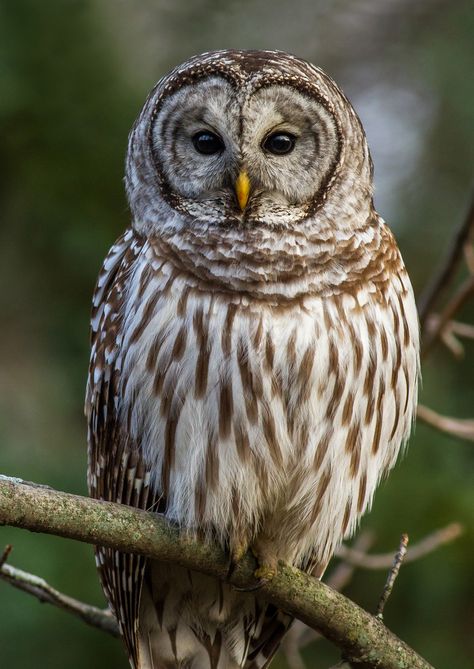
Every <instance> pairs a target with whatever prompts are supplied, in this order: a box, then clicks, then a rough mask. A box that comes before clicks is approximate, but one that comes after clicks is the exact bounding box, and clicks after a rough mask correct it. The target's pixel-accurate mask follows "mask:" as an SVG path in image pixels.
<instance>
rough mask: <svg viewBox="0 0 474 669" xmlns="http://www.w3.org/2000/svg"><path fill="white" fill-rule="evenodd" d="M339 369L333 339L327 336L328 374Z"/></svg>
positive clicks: (337, 355)
mask: <svg viewBox="0 0 474 669" xmlns="http://www.w3.org/2000/svg"><path fill="white" fill-rule="evenodd" d="M338 369H339V354H338V352H337V346H336V343H335V342H334V338H333V337H331V336H329V373H331V372H337V370H338Z"/></svg>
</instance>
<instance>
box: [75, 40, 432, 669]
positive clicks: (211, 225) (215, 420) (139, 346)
mask: <svg viewBox="0 0 474 669" xmlns="http://www.w3.org/2000/svg"><path fill="white" fill-rule="evenodd" d="M372 172H373V169H372V162H371V158H370V154H369V149H368V146H367V142H366V138H365V134H364V130H363V128H362V125H361V122H360V120H359V118H358V117H357V115H356V113H355V111H354V110H353V108H352V106H351V104H350V103H349V101H348V100H347V98H346V97H345V96H344V95H343V93H342V92H341V90H340V89H339V88H338V87H337V85H336V84H335V83H334V82H333V81H332V79H331V78H330V77H328V76H327V75H326V74H325V73H324V72H322V71H321V70H320V69H319V68H317V67H314V66H313V65H311V64H309V63H308V62H305V61H303V60H300V59H298V58H296V57H294V56H291V55H288V54H286V53H283V52H273V51H218V52H213V53H205V54H202V55H200V56H196V57H193V58H191V59H190V60H188V61H187V62H185V63H184V64H183V65H180V66H179V67H177V68H176V69H174V70H173V71H172V72H171V73H170V74H168V75H167V76H165V77H164V78H163V79H161V81H159V82H158V84H157V85H156V86H155V88H154V89H153V90H152V91H151V93H150V95H149V97H148V99H147V101H146V102H145V105H144V107H143V110H142V111H141V113H140V115H139V117H138V119H137V121H136V122H135V125H134V127H133V129H132V131H131V134H130V137H129V145H128V154H127V160H126V190H127V195H128V200H129V203H130V209H131V213H132V223H131V226H130V228H129V229H128V230H127V231H126V232H125V233H124V234H123V235H122V236H121V237H120V238H119V239H118V241H117V242H116V243H115V244H114V245H113V246H112V248H111V250H110V252H109V254H108V256H107V257H106V259H105V261H104V264H103V267H102V270H101V272H100V274H99V278H98V281H97V286H96V290H95V294H94V298H93V312H92V354H91V364H90V374H89V381H88V389H87V398H86V414H87V418H88V424H89V470H88V471H89V475H88V481H89V487H90V493H91V495H92V496H93V497H95V498H97V499H102V500H109V501H113V502H119V503H121V504H127V505H131V506H134V507H138V508H140V509H146V510H149V511H154V512H157V513H160V514H163V515H164V516H165V517H166V518H167V519H168V520H169V521H170V522H171V523H173V524H175V525H176V526H177V527H178V528H180V531H181V532H183V533H188V534H189V535H191V536H196V537H199V538H200V539H201V540H203V541H206V540H212V541H215V542H219V543H220V544H221V545H222V546H223V547H224V548H225V549H226V550H227V551H228V554H229V565H230V569H232V566H233V565H235V564H237V563H238V561H239V560H240V559H241V558H242V556H243V555H244V554H245V552H246V551H247V549H251V550H252V551H253V552H254V554H255V555H256V557H257V561H258V569H257V571H256V574H255V577H256V579H257V580H256V583H257V585H258V583H259V582H261V581H265V580H268V579H271V578H272V576H273V575H274V573H275V569H276V565H277V561H279V560H282V561H284V562H286V563H288V564H290V565H294V566H296V567H299V568H300V569H303V570H305V571H307V572H308V573H311V574H313V575H314V576H315V577H316V578H320V577H321V576H322V574H323V572H324V570H325V568H326V565H327V564H328V561H329V560H330V558H331V555H332V554H333V552H334V550H335V549H336V547H337V546H338V544H339V543H340V542H341V541H342V539H343V538H344V537H348V536H349V535H350V534H351V533H352V532H353V530H354V528H355V526H356V524H357V521H358V519H359V518H360V516H361V515H362V514H363V513H364V511H365V510H366V509H367V508H368V507H370V505H371V502H372V498H373V495H374V491H375V489H376V487H377V484H378V482H379V481H380V479H381V478H383V477H384V476H386V475H387V473H388V472H389V470H390V469H391V468H392V467H393V465H394V464H395V461H396V459H397V456H398V454H399V451H400V450H401V448H402V447H403V445H404V444H405V442H406V440H407V437H408V434H409V431H410V427H411V423H412V418H413V413H414V408H415V404H416V395H417V383H418V375H419V342H418V322H417V315H416V309H415V303H414V299H413V292H412V288H411V285H410V281H409V278H408V276H407V272H406V270H405V267H404V265H403V261H402V258H401V256H400V252H399V250H398V248H397V245H396V242H395V240H394V238H393V236H392V233H391V232H390V230H389V229H388V228H387V227H386V225H385V223H384V221H383V220H382V219H381V218H380V216H379V215H378V214H377V212H376V211H375V209H374V205H373V200H372V191H373V189H372ZM96 556H97V563H98V568H99V573H100V578H101V581H102V585H103V588H104V591H105V594H106V596H107V598H108V601H109V603H110V605H111V607H112V609H113V611H114V612H115V615H116V617H117V620H118V623H119V626H120V630H121V633H122V636H123V638H124V640H125V644H126V646H127V649H128V654H129V658H130V664H131V666H132V667H133V668H134V669H164V668H166V669H173V668H175V669H177V668H178V667H179V668H182V669H184V668H186V669H237V668H245V669H263V667H267V666H268V665H269V663H270V661H271V659H272V657H273V655H274V654H275V652H276V650H277V649H278V646H279V643H280V641H281V639H282V637H283V635H284V634H285V632H286V631H287V629H288V627H289V626H290V624H291V622H292V621H291V617H290V616H289V615H288V614H286V613H285V612H284V611H279V610H277V609H276V608H275V607H274V606H272V605H271V604H268V603H266V602H265V601H264V600H263V599H262V597H261V595H259V591H258V589H255V590H253V591H252V590H249V591H246V592H241V591H236V590H235V589H233V588H232V587H231V585H230V584H228V583H225V582H220V581H218V580H215V579H213V578H210V577H208V576H204V575H202V574H199V573H196V572H193V571H192V570H190V569H185V568H182V567H180V566H178V565H175V564H164V563H159V562H155V561H149V560H146V559H144V558H143V557H141V556H137V555H127V554H123V553H120V552H116V551H113V550H109V549H104V548H98V549H97V553H96Z"/></svg>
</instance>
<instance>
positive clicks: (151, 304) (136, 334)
mask: <svg viewBox="0 0 474 669" xmlns="http://www.w3.org/2000/svg"><path fill="white" fill-rule="evenodd" d="M161 294H162V293H161V291H158V290H157V291H155V292H154V293H153V294H152V295H151V296H150V297H149V298H148V302H147V303H146V305H145V306H144V307H143V311H142V316H141V318H140V322H139V323H138V325H137V326H136V327H135V329H134V330H133V332H132V334H131V335H130V342H129V343H130V344H134V343H135V342H137V341H138V340H139V339H140V337H141V336H142V334H143V332H144V330H145V328H146V326H147V325H148V324H149V323H150V320H151V318H152V316H153V315H154V314H153V312H154V311H155V308H156V304H157V302H158V300H159V299H160V297H161Z"/></svg>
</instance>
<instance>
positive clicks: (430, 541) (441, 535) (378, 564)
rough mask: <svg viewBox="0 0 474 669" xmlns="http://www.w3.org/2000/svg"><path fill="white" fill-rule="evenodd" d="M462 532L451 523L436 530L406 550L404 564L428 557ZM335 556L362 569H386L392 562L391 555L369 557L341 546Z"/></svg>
mask: <svg viewBox="0 0 474 669" xmlns="http://www.w3.org/2000/svg"><path fill="white" fill-rule="evenodd" d="M462 532H463V528H462V526H461V525H460V523H451V524H450V525H447V526H446V527H443V528H441V529H439V530H436V531H435V532H433V533H431V534H429V535H428V536H426V537H425V538H424V539H421V541H419V542H418V543H416V544H415V545H414V546H411V548H409V549H408V551H407V555H406V558H405V562H406V563H408V562H414V561H415V560H419V559H420V558H422V557H425V555H429V554H430V553H432V552H433V551H434V550H436V549H437V548H439V547H440V546H443V545H444V544H447V543H451V542H452V541H454V540H455V539H457V538H458V537H459V536H460V535H461V534H462ZM337 556H338V557H339V558H341V559H342V560H345V561H346V562H349V563H350V564H352V565H354V566H355V567H361V568H363V569H387V568H389V567H390V566H391V564H392V562H393V553H378V554H372V555H370V554H367V553H363V552H361V551H358V550H355V549H354V548H349V547H348V546H345V545H342V546H341V547H340V548H339V549H338V551H337Z"/></svg>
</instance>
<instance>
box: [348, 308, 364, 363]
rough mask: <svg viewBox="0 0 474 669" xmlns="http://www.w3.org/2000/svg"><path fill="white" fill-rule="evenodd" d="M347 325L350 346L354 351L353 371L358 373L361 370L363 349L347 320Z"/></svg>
mask: <svg viewBox="0 0 474 669" xmlns="http://www.w3.org/2000/svg"><path fill="white" fill-rule="evenodd" d="M347 325H348V327H349V337H350V344H351V346H352V349H353V351H354V370H355V373H356V374H358V373H359V372H360V370H361V367H362V359H363V356H364V349H363V346H362V343H361V341H360V338H359V337H358V335H357V334H356V331H355V328H354V326H353V324H352V323H351V321H350V320H349V321H347Z"/></svg>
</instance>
